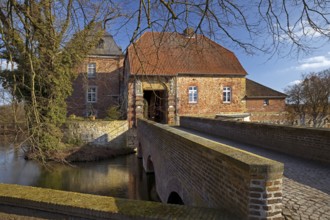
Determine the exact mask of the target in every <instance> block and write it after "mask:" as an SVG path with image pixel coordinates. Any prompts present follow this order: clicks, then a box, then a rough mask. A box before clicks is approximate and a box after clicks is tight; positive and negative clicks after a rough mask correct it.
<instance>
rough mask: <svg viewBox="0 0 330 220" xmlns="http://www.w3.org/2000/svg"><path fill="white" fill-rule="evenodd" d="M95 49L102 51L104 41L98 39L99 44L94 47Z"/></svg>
mask: <svg viewBox="0 0 330 220" xmlns="http://www.w3.org/2000/svg"><path fill="white" fill-rule="evenodd" d="M96 48H97V49H103V48H104V40H103V39H100V40H99V42H98V43H97V45H96Z"/></svg>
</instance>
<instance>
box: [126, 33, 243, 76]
mask: <svg viewBox="0 0 330 220" xmlns="http://www.w3.org/2000/svg"><path fill="white" fill-rule="evenodd" d="M128 61H129V67H130V73H131V74H138V75H176V74H217V75H242V76H245V75H246V71H245V70H244V68H243V67H242V65H241V64H240V62H239V61H238V59H237V58H236V56H235V54H234V53H233V52H231V51H229V50H227V49H226V48H224V47H222V46H220V45H219V44H217V43H215V42H214V41H212V40H210V39H209V38H207V37H205V36H203V35H195V37H193V38H189V37H187V36H185V35H183V34H179V33H168V32H164V33H163V32H161V33H160V32H146V33H144V34H143V35H142V36H141V37H140V38H139V39H138V40H137V41H136V42H135V43H134V44H132V45H131V46H130V47H129V48H128Z"/></svg>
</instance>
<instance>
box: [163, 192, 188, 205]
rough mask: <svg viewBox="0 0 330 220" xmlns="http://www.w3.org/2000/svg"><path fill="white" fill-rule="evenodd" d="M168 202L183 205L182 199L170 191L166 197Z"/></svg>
mask: <svg viewBox="0 0 330 220" xmlns="http://www.w3.org/2000/svg"><path fill="white" fill-rule="evenodd" d="M167 203H168V204H177V205H184V202H183V200H182V199H181V197H180V195H179V194H178V193H177V192H171V193H170V196H169V197H168V199H167Z"/></svg>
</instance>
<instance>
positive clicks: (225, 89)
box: [223, 87, 231, 103]
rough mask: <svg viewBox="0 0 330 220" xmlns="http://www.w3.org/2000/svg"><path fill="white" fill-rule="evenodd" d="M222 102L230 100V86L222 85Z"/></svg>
mask: <svg viewBox="0 0 330 220" xmlns="http://www.w3.org/2000/svg"><path fill="white" fill-rule="evenodd" d="M223 102H224V103H230V102H231V88H230V87H223Z"/></svg>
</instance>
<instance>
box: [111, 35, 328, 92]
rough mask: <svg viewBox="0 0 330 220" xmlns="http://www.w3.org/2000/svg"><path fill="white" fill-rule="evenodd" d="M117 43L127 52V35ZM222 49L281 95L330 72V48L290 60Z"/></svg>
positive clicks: (319, 49) (119, 36) (253, 78)
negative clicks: (304, 76) (290, 87)
mask: <svg viewBox="0 0 330 220" xmlns="http://www.w3.org/2000/svg"><path fill="white" fill-rule="evenodd" d="M114 39H115V41H116V42H117V43H118V44H119V46H120V47H122V48H123V50H124V49H125V48H126V47H127V45H128V42H129V40H128V39H129V37H128V35H127V34H126V36H123V35H122V34H115V35H114ZM315 40H316V41H317V40H318V39H315ZM217 43H219V42H217ZM220 44H221V43H220ZM315 44H317V42H316V43H315ZM222 46H224V47H226V48H228V49H230V50H231V51H232V52H234V53H235V55H236V56H237V57H238V59H239V61H240V62H241V64H242V66H243V67H244V69H245V70H246V71H247V73H248V76H247V77H248V78H249V79H251V80H254V81H256V82H258V83H261V84H263V85H265V86H268V87H270V88H272V89H275V90H277V91H280V92H284V89H285V88H286V87H287V86H288V85H291V84H293V83H295V82H298V80H299V79H301V75H302V74H307V73H310V72H313V71H315V72H317V71H321V70H325V69H327V68H330V44H329V45H323V47H321V48H315V49H310V50H308V51H306V52H305V53H303V52H301V53H297V52H292V53H291V54H290V55H287V56H280V55H273V56H271V54H262V53H261V54H255V55H249V54H247V53H245V52H244V51H242V50H240V49H238V48H230V47H228V46H226V45H222ZM281 53H282V54H286V53H288V51H285V49H283V48H282V50H281Z"/></svg>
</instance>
